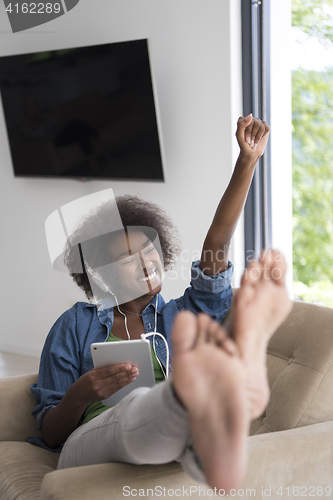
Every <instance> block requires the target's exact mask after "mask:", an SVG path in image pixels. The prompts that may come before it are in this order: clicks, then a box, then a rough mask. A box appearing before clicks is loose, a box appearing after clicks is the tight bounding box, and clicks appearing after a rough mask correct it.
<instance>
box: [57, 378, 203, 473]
mask: <svg viewBox="0 0 333 500" xmlns="http://www.w3.org/2000/svg"><path fill="white" fill-rule="evenodd" d="M174 460H177V461H179V462H180V463H181V464H182V466H183V468H184V470H185V471H186V472H187V473H188V474H189V475H190V476H191V477H192V478H193V479H195V480H196V481H200V482H205V479H204V475H203V473H202V470H201V468H200V465H199V462H198V459H197V458H196V456H195V453H194V452H193V449H192V447H191V437H190V430H189V421H188V414H187V412H186V410H185V409H184V408H183V407H182V406H181V404H180V403H179V402H178V401H177V399H176V398H175V395H174V393H173V390H172V387H171V382H170V381H168V380H167V381H165V382H162V383H160V384H158V385H156V386H155V387H153V388H152V389H149V388H146V387H142V388H140V389H135V390H134V391H132V392H131V393H130V394H129V395H128V396H126V397H125V398H124V399H123V400H122V401H121V402H120V403H118V404H117V405H116V406H115V407H114V408H110V409H109V410H106V411H105V412H104V413H102V414H101V415H99V416H98V417H95V418H93V419H92V420H90V421H89V422H87V423H86V424H83V425H82V426H81V427H79V428H78V429H76V430H75V431H74V432H73V433H72V434H71V435H70V436H69V438H68V439H67V441H66V443H65V445H64V448H63V450H62V452H61V454H60V459H59V464H58V469H65V468H69V467H78V466H81V465H93V464H99V463H108V462H123V463H129V464H137V465H142V464H162V463H168V462H172V461H174Z"/></svg>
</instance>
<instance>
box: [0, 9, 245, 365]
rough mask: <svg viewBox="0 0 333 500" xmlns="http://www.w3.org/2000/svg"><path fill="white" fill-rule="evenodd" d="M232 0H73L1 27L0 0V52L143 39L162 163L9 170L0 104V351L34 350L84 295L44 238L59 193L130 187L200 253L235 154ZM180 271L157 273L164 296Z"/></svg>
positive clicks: (63, 198)
mask: <svg viewBox="0 0 333 500" xmlns="http://www.w3.org/2000/svg"><path fill="white" fill-rule="evenodd" d="M239 6H240V1H239V0H237V1H236V0H205V2H203V1H202V0H181V1H179V0H168V1H164V2H162V1H158V0H98V2H92V1H90V0H81V1H80V2H79V4H78V5H77V6H76V7H75V8H74V9H73V10H72V11H70V12H69V13H68V14H66V15H64V16H62V17H60V18H58V19H56V20H54V21H52V22H50V23H48V24H45V25H42V26H39V27H37V28H34V29H31V30H28V31H26V32H21V33H16V34H12V33H11V30H10V26H9V22H8V19H7V18H6V15H5V12H4V6H3V3H2V2H0V55H9V54H18V53H22V52H34V51H41V50H50V49H55V48H68V47H74V46H83V45H89V44H100V43H108V42H116V41H124V40H127V39H135V38H149V39H150V41H151V48H152V63H153V69H154V74H155V82H156V90H157V94H158V101H159V111H160V120H161V128H162V135H163V142H164V150H165V159H166V171H167V172H166V173H167V181H166V182H165V183H164V184H160V183H153V182H151V183H145V182H119V181H112V182H111V181H91V182H86V183H81V182H78V181H74V180H55V179H52V180H45V179H23V178H14V177H13V174H12V167H11V159H10V153H9V146H8V142H7V138H6V132H5V125H4V119H3V115H2V112H0V203H1V211H0V217H1V227H2V230H1V277H2V283H3V286H2V287H1V297H0V304H1V316H2V321H1V323H2V327H1V334H0V335H1V336H0V350H3V351H7V352H12V353H18V354H20V353H22V354H26V355H32V356H34V355H36V356H38V355H39V353H40V350H41V348H42V345H43V343H44V339H45V336H46V335H47V333H48V331H49V328H50V326H51V325H52V324H53V322H54V321H55V320H56V319H57V317H58V316H59V315H60V314H61V313H62V312H63V311H64V310H65V309H67V308H68V307H70V306H71V305H72V304H73V303H74V302H76V301H77V300H84V296H83V295H82V294H81V292H80V290H79V289H76V287H75V285H74V284H73V283H72V282H71V280H70V278H69V277H68V276H66V275H64V274H61V273H57V272H55V271H53V269H52V267H51V264H50V261H49V257H48V252H47V247H46V242H45V236H44V222H45V219H46V218H47V216H48V215H49V214H50V213H51V212H52V211H53V210H55V209H56V208H58V207H60V206H61V205H63V204H65V203H68V202H70V201H72V200H74V199H76V198H79V197H81V196H84V195H86V194H90V193H92V192H95V191H99V190H102V189H106V188H109V187H112V188H113V190H114V192H115V194H116V195H118V194H123V193H133V194H139V195H141V196H142V197H144V198H146V199H148V200H151V201H155V202H157V203H159V204H160V205H161V206H162V207H164V208H165V210H166V211H167V212H168V213H169V214H170V216H171V217H172V219H173V221H174V222H175V223H176V225H177V227H178V229H179V232H180V235H181V238H182V244H183V248H184V249H186V250H188V251H189V253H190V254H191V255H192V254H197V253H198V252H200V249H201V245H202V242H203V238H204V236H205V233H206V231H207V229H208V226H209V224H210V221H211V219H212V216H213V214H214V211H215V208H216V206H217V203H218V201H219V199H220V197H221V195H222V193H223V191H224V189H225V187H226V185H227V183H228V180H229V178H230V175H231V172H232V169H233V165H234V162H235V159H236V154H237V147H236V139H235V136H234V131H235V125H236V121H237V118H238V116H239V115H240V114H241V77H240V75H241V69H240V68H241V59H240V33H241V30H240V10H239ZM238 234H241V231H240V232H239V233H238ZM238 254H239V252H238V253H237V255H238ZM187 255H188V254H187ZM184 264H185V266H186V268H187V269H188V268H189V265H190V263H189V262H186V263H184ZM177 269H178V271H179V272H180V269H179V266H178V268H177ZM183 274H184V277H183V278H182V276H179V277H178V279H177V280H169V281H168V280H166V282H165V293H164V296H165V298H166V299H169V298H171V297H175V296H177V295H180V294H182V292H183V289H184V287H185V286H186V285H187V283H188V279H187V272H185V273H184V272H183ZM173 276H174V274H173Z"/></svg>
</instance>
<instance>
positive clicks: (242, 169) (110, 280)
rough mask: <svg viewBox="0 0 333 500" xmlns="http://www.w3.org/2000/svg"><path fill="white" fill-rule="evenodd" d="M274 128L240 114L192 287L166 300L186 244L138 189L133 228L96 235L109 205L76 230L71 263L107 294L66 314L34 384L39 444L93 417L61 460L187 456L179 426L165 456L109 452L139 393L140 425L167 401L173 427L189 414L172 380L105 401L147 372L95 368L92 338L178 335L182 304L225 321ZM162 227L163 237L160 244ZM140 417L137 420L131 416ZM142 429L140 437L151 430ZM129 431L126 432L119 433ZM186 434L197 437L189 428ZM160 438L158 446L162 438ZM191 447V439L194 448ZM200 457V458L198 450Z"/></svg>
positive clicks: (129, 210)
mask: <svg viewBox="0 0 333 500" xmlns="http://www.w3.org/2000/svg"><path fill="white" fill-rule="evenodd" d="M268 135H269V127H268V125H267V124H266V123H265V122H261V121H260V120H259V119H256V118H252V115H249V116H248V117H246V118H244V117H241V118H239V120H238V124H237V131H236V137H237V140H238V143H239V146H240V155H239V157H238V160H237V163H236V166H235V169H234V172H233V175H232V178H231V180H230V183H229V185H228V187H227V189H226V191H225V193H224V195H223V197H222V199H221V201H220V203H219V205H218V207H217V210H216V213H215V216H214V218H213V221H212V224H211V226H210V228H209V230H208V233H207V236H206V238H205V241H204V244H203V249H202V254H201V259H200V261H197V262H195V263H193V266H192V281H191V287H189V288H187V290H186V291H185V293H184V295H183V296H182V297H180V298H178V299H176V300H171V301H170V302H168V303H167V304H166V303H165V302H164V300H163V298H162V297H161V296H160V291H161V282H162V276H163V268H164V269H165V270H166V269H168V268H169V267H170V266H171V264H172V263H173V261H174V259H175V256H176V252H177V249H178V248H177V245H176V244H175V243H174V239H173V236H172V234H173V233H172V226H171V224H170V222H169V221H168V219H167V218H166V217H165V216H164V215H163V214H162V213H161V211H160V210H159V209H158V208H157V207H156V206H154V205H152V204H148V203H146V202H144V201H142V200H140V199H138V198H135V197H120V198H118V200H117V207H118V210H119V214H120V216H121V219H122V223H123V226H124V230H123V231H116V232H112V233H107V234H104V235H103V236H101V237H99V238H97V239H96V238H90V239H89V227H95V226H96V224H101V225H103V223H104V222H103V219H104V218H105V219H106V220H107V219H108V217H111V215H110V209H109V208H108V205H107V204H106V205H103V206H102V207H101V208H100V209H99V210H98V211H97V212H96V213H95V214H93V215H91V216H90V217H89V218H88V220H87V221H85V222H84V223H83V224H81V225H80V227H79V228H78V229H77V231H76V232H75V233H74V235H73V237H72V238H71V240H70V245H69V246H68V249H67V253H66V260H65V262H66V263H67V266H68V268H69V270H70V272H71V274H72V277H73V279H74V281H76V283H77V284H78V285H79V286H80V287H81V288H82V289H83V290H84V291H85V293H86V295H87V297H88V298H92V296H93V295H95V297H96V298H97V299H100V300H99V302H98V303H97V304H92V303H90V304H88V303H83V302H79V303H77V304H75V306H73V308H72V309H70V310H69V311H66V312H65V313H64V314H63V315H62V316H61V317H60V318H59V319H58V321H57V322H56V323H55V325H54V326H53V327H52V329H51V331H50V333H49V335H48V337H47V339H46V342H45V346H44V349H43V353H42V357H41V364H40V371H39V377H38V384H36V385H33V386H32V392H33V395H34V397H35V399H36V401H37V407H36V408H35V409H34V411H33V415H34V416H36V417H37V422H38V426H39V428H41V430H42V440H41V439H38V438H34V439H30V442H33V443H35V444H38V445H41V446H43V447H46V448H49V449H52V450H54V451H60V449H61V447H62V445H63V443H64V442H65V441H66V440H67V439H68V437H69V436H70V435H71V433H73V431H75V429H76V428H77V427H78V426H79V425H80V424H82V423H83V422H84V425H81V427H79V429H77V430H76V431H75V432H74V433H73V435H72V436H71V437H70V439H68V441H67V442H66V445H65V447H64V450H63V452H62V453H61V456H60V461H59V467H60V468H62V467H71V466H77V465H85V464H91V463H100V462H105V461H124V462H130V463H161V462H165V461H166V462H167V461H170V460H174V459H176V458H177V457H178V456H179V455H180V453H179V449H178V448H177V446H178V444H177V442H180V441H179V440H180V438H179V436H178V435H177V432H174V435H173V441H172V440H170V435H169V434H168V442H171V441H172V443H173V444H171V451H170V453H168V451H167V450H166V448H163V449H162V450H161V448H160V445H161V441H158V440H157V441H156V442H158V443H159V444H158V445H157V448H159V450H160V451H159V454H158V456H157V457H156V456H155V455H156V454H155V452H154V451H153V453H152V454H153V456H154V458H147V456H146V455H145V452H144V450H143V445H142V443H141V444H140V450H142V451H141V452H140V454H141V453H142V457H141V456H140V457H137V456H136V457H135V456H133V454H132V455H131V454H130V456H127V454H126V453H125V452H124V453H119V454H117V450H116V448H117V446H118V445H117V446H112V445H111V446H108V448H109V449H110V448H112V450H111V454H110V453H109V451H110V450H108V454H107V455H105V450H104V451H103V441H104V438H102V439H101V441H100V440H99V439H100V438H101V429H104V431H105V429H106V427H107V426H109V425H110V426H111V427H112V426H114V424H115V422H116V421H117V422H119V421H122V420H123V419H126V418H127V417H128V416H129V415H130V410H129V409H128V405H129V404H132V403H131V402H132V401H133V398H135V397H136V398H137V400H138V399H139V400H140V398H141V397H143V399H142V401H143V402H144V404H142V405H141V410H140V412H139V413H140V415H139V416H138V418H139V423H136V424H135V426H136V428H138V429H140V426H142V428H145V429H147V427H146V421H145V418H144V416H142V415H148V416H149V418H150V417H151V416H152V415H154V412H156V411H158V408H161V407H162V406H163V404H164V402H165V401H166V400H167V401H169V403H170V405H171V406H173V407H174V411H173V413H172V414H173V415H174V416H175V421H174V422H173V423H172V429H177V428H179V429H181V428H182V427H181V425H180V424H179V423H177V418H178V417H179V418H183V415H182V409H180V408H179V407H177V404H178V403H179V402H178V403H177V397H175V395H174V393H173V391H172V386H171V384H167V383H163V384H160V385H157V386H155V387H154V388H153V389H147V388H141V389H137V390H136V391H133V392H132V393H131V394H130V395H129V396H127V397H126V398H124V400H123V401H121V402H120V403H119V404H118V405H116V407H114V408H112V409H110V408H107V407H103V405H101V403H100V401H101V400H102V399H106V398H107V397H109V396H110V395H112V394H113V393H115V392H116V391H118V390H119V389H120V388H121V387H123V386H125V385H127V384H129V383H130V382H131V381H133V380H134V379H135V378H136V376H137V375H138V370H137V368H136V367H135V366H131V365H129V364H120V365H113V366H109V367H106V368H102V369H93V365H92V359H91V356H90V352H89V347H90V345H91V343H92V342H104V341H106V340H108V341H116V340H117V339H118V340H119V339H128V338H131V339H136V338H140V336H141V334H142V333H143V331H146V332H154V331H156V330H157V331H158V332H159V333H160V334H162V336H164V337H165V339H166V341H167V342H168V343H169V342H170V331H171V326H172V323H173V320H174V318H175V316H176V315H177V314H178V312H179V311H181V310H182V309H188V310H190V311H193V312H195V313H199V312H206V313H208V314H209V315H211V316H212V317H213V318H215V319H217V321H218V322H221V321H222V319H223V317H224V316H225V314H226V313H227V311H228V310H229V307H230V304H231V299H232V289H231V286H230V282H231V277H232V270H233V267H232V264H231V263H230V262H229V261H228V248H229V244H230V240H231V237H232V235H233V233H234V231H235V228H236V225H237V221H238V218H239V216H240V214H241V211H242V209H243V207H244V203H245V200H246V196H247V192H248V189H249V186H250V183H251V180H252V176H253V173H254V169H255V165H256V163H257V161H258V159H259V158H260V156H261V155H262V154H263V152H264V150H265V147H266V144H267V140H268ZM147 228H150V229H147ZM156 235H158V236H159V241H160V249H159V245H158V243H157V240H158V238H157V236H156ZM75 249H78V251H75ZM78 260H79V262H78ZM80 266H81V269H80ZM78 269H80V271H78ZM117 295H118V298H117ZM119 297H121V298H120V299H119ZM155 350H156V360H155V377H156V380H157V381H160V380H161V379H163V373H161V371H162V370H163V369H166V365H167V357H166V348H165V345H164V342H163V340H162V339H160V338H157V339H156V341H155ZM156 361H157V363H158V362H159V364H157V363H156ZM161 365H162V366H161ZM147 391H148V393H147ZM134 393H135V394H134ZM133 394H134V395H133ZM95 403H96V404H95ZM169 403H168V404H169ZM156 405H157V406H156ZM132 417H133V418H137V416H136V415H133V414H131V418H132ZM106 419H109V420H108V423H107V424H106ZM131 425H132V424H131ZM149 425H150V424H149ZM112 428H113V427H112ZM141 430H142V429H141ZM141 430H140V431H139V435H142V432H141ZM88 431H89V432H88ZM104 431H103V432H104ZM121 432H122V431H119V430H117V438H119V435H120V434H121ZM155 432H157V433H158V432H160V429H159V430H158V431H157V430H156V429H155V430H152V429H150V428H149V426H148V436H150V435H151V436H154V435H155V434H154V433H155ZM170 432H171V433H172V432H173V431H172V430H171V431H170ZM88 433H89V434H90V433H91V436H92V438H91V441H87V442H85V440H84V439H83V435H86V434H88ZM182 435H185V438H186V440H188V436H187V435H186V433H185V434H184V432H183V433H182ZM97 436H99V438H98V439H97ZM146 438H147V435H146ZM156 439H157V438H156ZM163 439H164V438H162V442H163ZM111 442H113V441H112V440H111ZM145 442H147V439H145ZM152 442H153V447H155V445H154V438H152ZM94 443H95V446H93V444H94ZM97 443H98V444H97ZM181 447H183V444H182V445H181ZM113 448H114V449H113ZM190 448H191V447H190V444H188V442H187V449H190ZM148 455H149V453H148ZM187 455H188V454H187ZM193 457H194V458H193ZM147 460H148V462H147ZM191 460H192V462H193V460H194V462H193V463H194V464H195V461H196V460H195V455H194V454H193V453H192V454H191V459H190V461H191ZM192 465H193V464H192ZM191 467H192V466H191ZM191 467H190V469H191ZM194 467H195V465H194ZM194 475H195V474H194Z"/></svg>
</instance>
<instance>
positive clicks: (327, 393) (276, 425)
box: [0, 303, 333, 500]
mask: <svg viewBox="0 0 333 500" xmlns="http://www.w3.org/2000/svg"><path fill="white" fill-rule="evenodd" d="M268 374H269V382H270V386H271V398H270V402H269V405H268V407H267V410H266V412H265V414H264V415H263V416H262V417H261V418H260V419H258V420H256V421H254V422H253V423H252V426H251V437H250V438H249V440H248V442H249V463H248V472H247V475H246V478H245V480H244V483H243V485H242V487H241V489H240V490H238V492H231V495H230V496H232V498H235V499H241V498H249V497H252V498H253V497H255V498H265V497H266V496H267V497H269V498H272V499H279V500H281V499H282V500H284V499H288V498H295V497H296V496H299V497H301V496H303V497H312V498H316V499H317V498H319V497H321V498H333V309H328V308H324V307H319V306H315V305H309V304H303V303H295V304H294V308H293V311H292V312H291V314H290V316H289V317H288V318H287V320H286V321H285V323H284V324H283V325H282V326H281V327H280V328H279V330H278V331H277V332H276V333H275V335H274V336H273V338H272V339H271V341H270V344H269V348H268ZM36 378H37V377H36V376H35V375H27V376H19V377H11V378H4V379H0V407H1V416H0V500H39V499H41V500H51V499H52V500H91V499H93V498H98V499H99V500H106V499H110V498H112V499H114V500H116V499H123V498H126V497H127V496H128V497H132V496H135V494H137V496H146V497H151V498H152V497H155V496H156V497H157V496H161V497H162V498H165V497H170V496H181V497H186V496H189V497H191V498H194V499H198V498H202V497H204V496H218V492H216V494H215V492H212V491H210V492H207V491H206V490H207V488H205V487H203V486H202V485H199V484H198V483H196V482H195V481H193V480H192V479H191V478H189V477H188V476H187V475H186V474H185V473H184V472H183V471H182V469H181V467H180V465H179V464H177V463H172V464H167V465H160V466H135V465H125V464H120V463H111V464H102V465H94V466H87V467H78V468H73V469H64V470H60V471H56V470H55V469H56V466H57V460H58V455H57V454H54V453H52V452H49V451H46V450H44V449H41V448H38V447H36V446H33V445H31V444H29V443H26V442H25V439H26V437H27V436H33V435H36V432H37V431H36V422H35V419H33V418H32V417H31V415H30V412H31V410H32V408H33V407H34V406H35V403H34V400H33V397H32V395H31V393H30V389H29V387H30V384H31V383H32V382H35V381H36ZM321 488H322V489H321ZM325 488H326V489H325ZM329 488H331V492H330V490H329ZM139 490H142V491H139ZM221 493H222V492H221ZM281 493H283V495H282V494H281ZM297 493H298V494H297Z"/></svg>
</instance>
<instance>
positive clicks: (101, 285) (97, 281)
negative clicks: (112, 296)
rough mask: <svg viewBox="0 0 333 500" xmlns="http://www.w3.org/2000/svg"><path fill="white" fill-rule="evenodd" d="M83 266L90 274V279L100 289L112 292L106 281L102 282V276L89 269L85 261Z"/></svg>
mask: <svg viewBox="0 0 333 500" xmlns="http://www.w3.org/2000/svg"><path fill="white" fill-rule="evenodd" d="M85 268H86V270H87V272H88V273H89V274H90V276H91V279H92V280H93V282H94V283H95V284H96V285H97V286H98V287H99V288H100V289H101V290H103V292H109V293H112V292H111V290H110V288H109V287H108V286H107V284H106V283H104V281H103V280H102V278H101V277H100V276H99V274H98V273H96V272H95V271H93V270H92V269H91V267H90V266H89V265H88V264H87V263H86V262H85Z"/></svg>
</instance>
